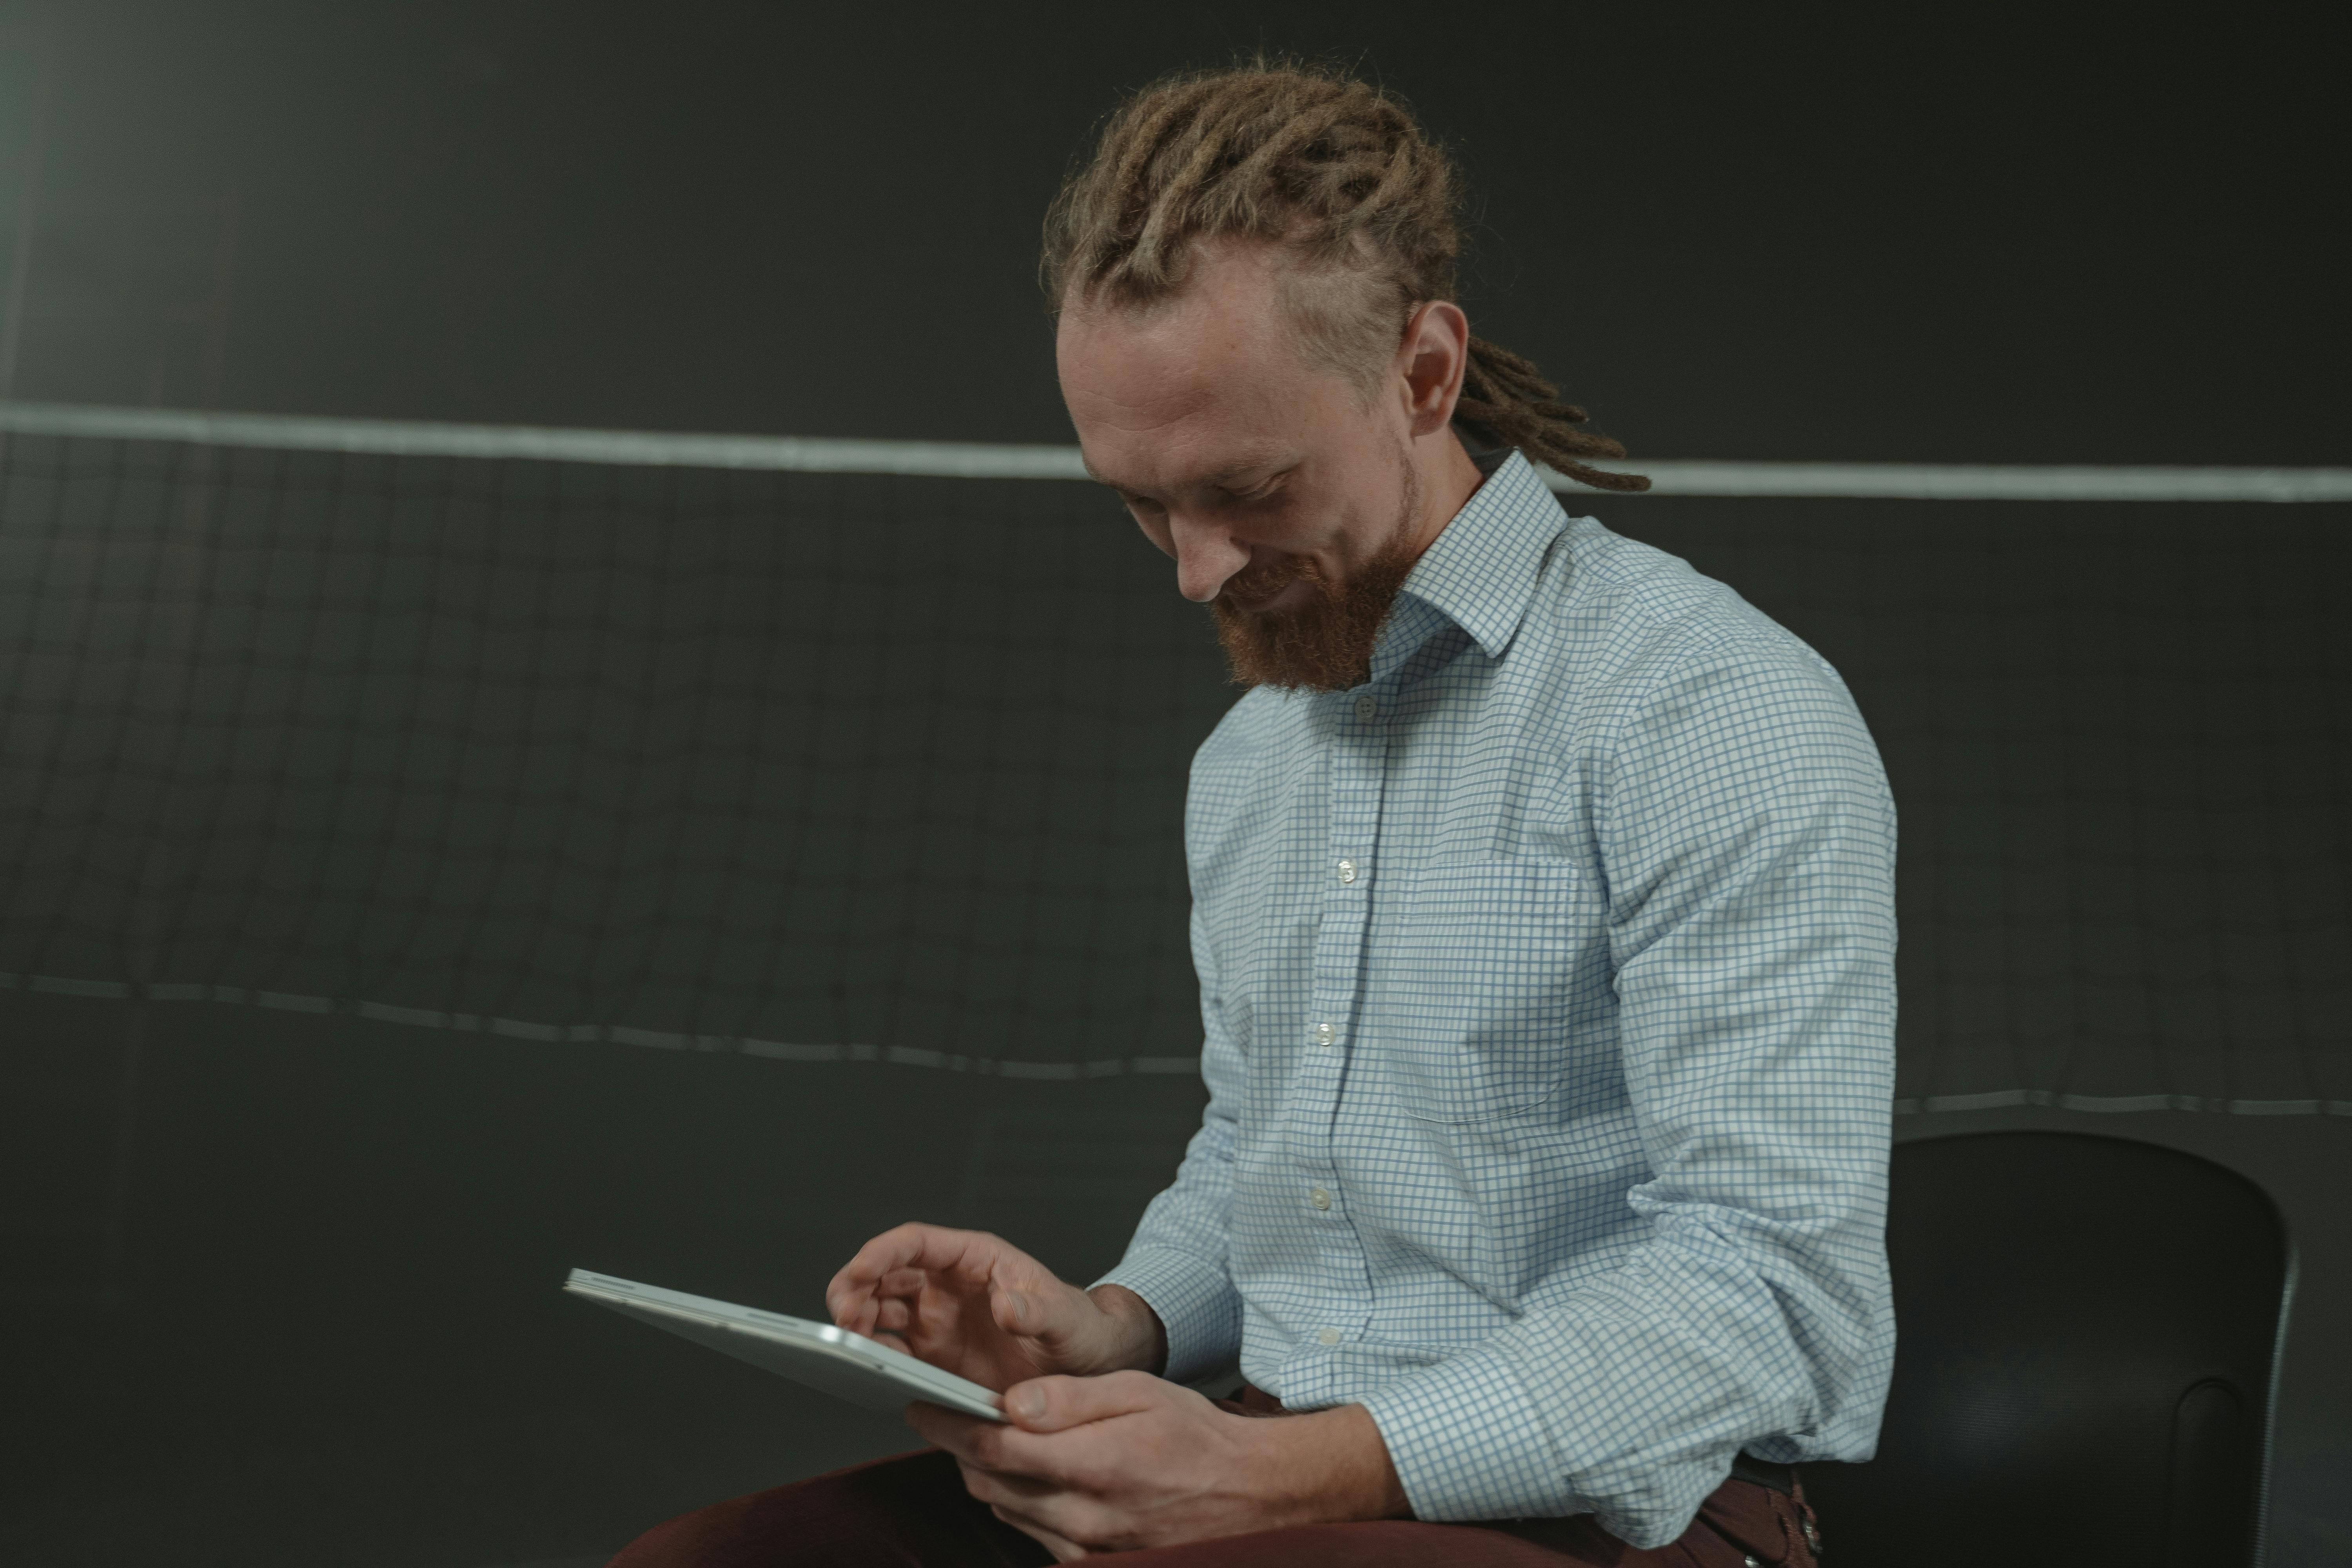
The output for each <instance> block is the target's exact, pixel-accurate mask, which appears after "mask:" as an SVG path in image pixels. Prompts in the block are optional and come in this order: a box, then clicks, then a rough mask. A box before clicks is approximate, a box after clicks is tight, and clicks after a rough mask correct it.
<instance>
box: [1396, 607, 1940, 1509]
mask: <svg viewBox="0 0 2352 1568" xmlns="http://www.w3.org/2000/svg"><path fill="white" fill-rule="evenodd" d="M1623 689H1625V690H1626V691H1627V692H1628V696H1627V697H1626V699H1625V700H1624V701H1623V702H1622V705H1621V706H1620V707H1619V708H1618V709H1617V710H1615V711H1613V712H1611V713H1608V714H1605V715H1601V717H1600V718H1599V719H1598V721H1596V723H1595V725H1594V726H1593V728H1592V729H1591V731H1588V734H1589V739H1588V740H1587V742H1585V743H1586V744H1587V745H1588V746H1589V747H1590V748H1591V755H1590V756H1589V757H1588V759H1587V761H1588V764H1589V769H1590V773H1589V776H1590V777H1591V778H1592V779H1593V780H1595V781H1596V784H1597V787H1596V788H1595V789H1594V791H1593V793H1592V795H1591V803H1590V805H1589V810H1590V811H1591V816H1592V821H1593V830H1594V833H1595V837H1596V839H1597V842H1598V845H1599V849H1600V858H1601V865H1602V868H1603V870H1604V871H1605V874H1606V878H1607V883H1608V888H1607V898H1608V906H1609V917H1608V918H1609V921H1610V942H1611V962H1612V966H1613V970H1614V981H1615V988H1616V992H1617V996H1618V1001H1619V1019H1618V1028H1619V1034H1620V1047H1621V1050H1622V1057H1623V1062H1624V1071H1625V1080H1626V1085H1627V1091H1628V1094H1629V1096H1630V1102H1631V1106H1632V1110H1633V1117H1634V1120H1635V1122H1636V1125H1637V1127H1638V1130H1639V1135H1640V1138H1641V1142H1642V1148H1643V1154H1644V1156H1645V1159H1646V1163H1647V1164H1648V1166H1649V1169H1650V1172H1651V1174H1650V1176H1649V1179H1647V1180H1645V1181H1643V1182H1641V1183H1640V1184H1637V1185H1635V1186H1633V1188H1632V1190H1631V1191H1629V1192H1627V1193H1626V1194H1625V1202H1626V1203H1627V1204H1628V1205H1630V1206H1631V1208H1632V1209H1633V1213H1634V1214H1635V1215H1638V1216H1639V1217H1640V1219H1641V1220H1642V1221H1643V1222H1644V1224H1645V1226H1646V1235H1645V1236H1644V1237H1643V1239H1642V1240H1641V1241H1640V1242H1639V1243H1638V1244H1637V1245H1636V1246H1634V1247H1633V1249H1632V1250H1631V1252H1630V1253H1629V1254H1628V1255H1627V1256H1626V1257H1625V1258H1624V1259H1623V1260H1622V1263H1621V1264H1620V1265H1618V1266H1617V1267H1615V1268H1613V1269H1612V1270H1610V1271H1608V1272H1607V1273H1605V1274H1603V1275H1601V1276H1600V1277H1598V1278H1586V1279H1583V1280H1581V1281H1580V1282H1579V1283H1578V1284H1576V1285H1575V1286H1574V1287H1573V1288H1571V1289H1565V1290H1563V1291H1559V1292H1549V1293H1548V1292H1545V1291H1541V1290H1538V1291H1534V1292H1530V1295H1531V1297H1532V1298H1533V1299H1534V1300H1536V1301H1537V1302H1538V1303H1539V1304H1538V1305H1534V1306H1531V1307H1530V1308H1529V1309H1528V1310H1526V1311H1524V1312H1522V1313H1521V1314H1520V1315H1519V1316H1518V1318H1517V1321H1515V1322H1513V1323H1512V1324H1511V1325H1510V1326H1508V1327H1507V1328H1506V1329H1504V1330H1503V1331H1500V1332H1499V1333H1497V1334H1496V1335H1495V1336H1493V1337H1492V1338H1491V1339H1488V1340H1486V1341H1485V1342H1481V1343H1479V1344H1477V1345H1476V1346H1475V1347H1473V1348H1471V1349H1469V1350H1467V1351H1465V1352H1459V1353H1456V1354H1454V1355H1450V1356H1447V1357H1446V1358H1444V1360H1441V1361H1439V1362H1437V1363H1434V1364H1432V1365H1429V1366H1426V1367H1424V1368H1422V1369H1420V1370H1417V1371H1414V1372H1412V1373H1407V1374H1405V1375H1403V1376H1402V1377H1400V1378H1398V1379H1396V1380H1394V1381H1392V1382H1391V1383H1389V1384H1385V1385H1384V1386H1382V1387H1381V1388H1379V1389H1377V1390H1375V1391H1374V1392H1373V1393H1372V1394H1370V1396H1368V1397H1367V1398H1365V1400H1364V1401H1363V1403H1364V1404H1365V1405H1366V1406H1367V1407H1368V1408H1369V1409H1370V1412H1371V1414H1372V1415H1373V1416H1374V1418H1375V1419H1376V1421H1377V1422H1378V1423H1379V1426H1380V1428H1381V1435H1382V1436H1383V1438H1384V1439H1385V1440H1386V1442H1387V1444H1388V1447H1389V1451H1390V1454H1391V1458H1393V1460H1394V1462H1395V1464H1396V1467H1397V1470H1398V1473H1399V1475H1400V1477H1401V1478H1402V1480H1403V1483H1404V1487H1405V1490H1406V1493H1407V1495H1408V1496H1409V1497H1410V1498H1411V1500H1412V1505H1413V1508H1414V1510H1415V1512H1416V1513H1417V1514H1418V1515H1419V1516H1420V1517H1421V1518H1423V1519H1428V1520H1474V1519H1495V1518H1513V1517H1528V1516H1545V1515H1555V1516H1556V1515H1561V1514H1568V1513H1577V1512H1585V1511H1590V1512H1592V1513H1593V1514H1595V1515H1596V1516H1597V1517H1598V1519H1599V1521H1600V1522H1601V1524H1602V1525H1603V1526H1604V1527H1605V1528H1606V1529H1608V1530H1609V1531H1612V1533H1614V1534H1616V1535H1618V1536H1620V1537H1622V1539H1624V1540H1625V1541H1627V1542H1631V1543H1633V1545H1635V1546H1641V1547H1654V1546H1658V1545H1662V1544H1664V1543H1665V1542H1670V1541H1672V1540H1673V1539H1675V1537H1676V1536H1677V1535H1679V1534H1680V1533H1681V1532H1682V1531H1684V1530H1685V1528H1686V1527H1687V1525H1688V1523H1689V1521H1690V1520H1691V1519H1692V1517H1693V1516H1694V1515H1695V1513H1696V1510H1697V1509H1698V1506H1699V1504H1700V1502H1701V1501H1702V1500H1704V1499H1705V1498H1706V1494H1707V1493H1708V1492H1709V1491H1710V1490H1711V1489H1713V1488H1714V1487H1716V1486H1717V1485H1718V1484H1719V1483H1720V1482H1721V1481H1722V1479H1723V1478H1724V1476H1725V1474H1726V1473H1727V1468H1728V1466H1729V1463H1730V1459H1731V1456H1732V1454H1733V1453H1734V1452H1735V1451H1736V1450H1738V1449H1739V1448H1741V1447H1747V1448H1748V1449H1750V1450H1751V1451H1754V1452H1756V1453H1758V1454H1759V1457H1762V1458H1776V1459H1781V1460H1797V1459H1802V1458H1821V1457H1827V1456H1829V1455H1832V1454H1834V1455H1836V1456H1837V1457H1840V1458H1867V1457H1868V1455H1869V1453H1870V1451H1871V1447H1872V1445H1873V1443H1874V1436H1875V1433H1876V1428H1877V1421H1878V1414H1879V1409H1880V1406H1881V1405H1882V1404H1883V1402H1884V1399H1885V1389H1886V1382H1887V1377H1888V1373H1889V1372H1890V1370H1891V1366H1892V1360H1893V1352H1892V1345H1893V1328H1892V1309H1891V1306H1890V1303H1889V1295H1888V1288H1887V1274H1886V1266H1885V1248H1884V1238H1883V1232H1884V1224H1885V1167H1886V1154H1887V1145H1888V1137H1889V1122H1888V1117H1889V1106H1890V1098H1891V1095H1892V1091H1893V1077H1894V1025H1895V982H1894V957H1895V908H1894V868H1895V817H1894V806H1893V803H1892V801H1891V799H1890V798H1889V796H1888V793H1887V789H1886V785H1885V777H1884V774H1883V773H1882V771H1881V769H1880V766H1879V762H1878V757H1877V752H1876V750H1875V748H1874V746H1873V744H1872V742H1871V739H1870V735H1869V732H1868V731H1867V730H1866V729H1865V727H1864V724H1863V721H1862V718H1861V715H1860V714H1859V713H1858V712H1857V711H1856V710H1855V708H1854V705H1853V700H1852V699H1851V698H1850V697H1849V696H1848V694H1847V692H1846V690H1845V689H1844V686H1843V683H1842V682H1840V681H1839V680H1838V679H1837V678H1836V676H1835V674H1834V673H1833V672H1832V671H1831V670H1830V669H1829V668H1828V667H1827V666H1826V665H1824V664H1822V661H1821V660H1820V659H1819V658H1816V657H1815V656H1814V655H1813V654H1812V653H1811V650H1810V649H1807V648H1805V647H1803V646H1802V645H1801V644H1799V643H1797V642H1796V641H1795V639H1793V638H1790V637H1785V636H1781V635H1778V634H1776V633H1768V632H1764V631H1759V632H1758V633H1757V634H1756V635H1755V636H1754V637H1751V638H1745V639H1742V638H1738V637H1731V638H1726V637H1721V636H1716V637H1712V638H1710V639H1708V640H1707V641H1706V643H1705V644H1704V645H1703V646H1693V645H1692V643H1691V642H1690V641H1688V640H1685V641H1683V642H1680V643H1678V642H1677V641H1676V639H1675V637H1673V636H1671V635H1664V636H1662V637H1661V638H1660V640H1659V642H1658V644H1657V646H1655V647H1654V648H1653V649H1652V650H1651V654H1650V657H1649V661H1648V668H1647V669H1646V670H1645V671H1643V673H1642V678H1641V679H1639V680H1635V681H1630V682H1628V683H1627V685H1626V686H1625V687H1624V688H1623Z"/></svg>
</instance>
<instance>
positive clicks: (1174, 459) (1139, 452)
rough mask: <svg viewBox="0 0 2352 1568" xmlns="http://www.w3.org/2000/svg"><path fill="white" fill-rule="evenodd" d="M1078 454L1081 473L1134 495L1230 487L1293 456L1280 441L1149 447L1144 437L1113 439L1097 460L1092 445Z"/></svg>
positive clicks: (1287, 462)
mask: <svg viewBox="0 0 2352 1568" xmlns="http://www.w3.org/2000/svg"><path fill="white" fill-rule="evenodd" d="M1098 445H1099V443H1098ZM1080 452H1081V455H1082V456H1083V458H1084V459H1085V461H1086V465H1087V473H1089V474H1091V475H1093V476H1094V478H1095V479H1097V481H1098V482H1100V483H1102V484H1106V485H1108V486H1109V487H1110V488H1111V489H1115V490H1119V491H1121V492H1125V493H1135V494H1142V493H1150V492H1155V491H1161V490H1165V491H1171V492H1173V491H1185V490H1201V489H1217V488H1232V487H1234V486H1235V485H1241V484H1247V483H1251V482H1254V481H1255V480H1258V479H1264V478H1265V477H1266V476H1267V475H1268V474H1269V473H1271V472H1273V471H1274V470H1276V469H1278V468H1286V467H1287V466H1289V465H1290V464H1291V463H1293V462H1295V461H1297V453H1296V452H1295V451H1293V450H1292V449H1291V447H1290V446H1289V445H1288V444H1286V443H1282V442H1275V441H1268V440H1265V439H1250V440H1247V441H1244V442H1241V443H1239V444H1211V443H1206V442H1182V443H1180V444H1171V446H1169V447H1163V448H1160V449H1157V450H1155V449H1153V447H1152V443H1151V440H1150V437H1149V436H1148V435H1147V436H1140V437H1137V438H1135V439H1133V440H1130V441H1124V442H1119V443H1118V444H1117V449H1116V450H1109V451H1103V452H1101V453H1100V454H1099V456H1100V460H1099V461H1097V451H1096V450H1095V449H1093V448H1088V447H1081V448H1080Z"/></svg>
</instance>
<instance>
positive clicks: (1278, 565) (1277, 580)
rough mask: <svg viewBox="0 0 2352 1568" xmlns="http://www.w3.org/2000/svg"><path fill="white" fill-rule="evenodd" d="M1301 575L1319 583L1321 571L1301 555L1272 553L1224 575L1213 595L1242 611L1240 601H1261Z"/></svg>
mask: <svg viewBox="0 0 2352 1568" xmlns="http://www.w3.org/2000/svg"><path fill="white" fill-rule="evenodd" d="M1302 577H1305V578H1308V579H1310V580H1312V581H1313V582H1316V583H1318V584H1320V583H1321V582H1322V581H1323V574H1322V573H1321V572H1320V571H1318V570H1317V569H1316V565H1315V563H1314V561H1313V560H1311V559H1310V558H1308V557H1307V556H1304V555H1276V556H1273V557H1270V558H1269V559H1267V560H1265V561H1262V562H1254V563H1251V564H1249V565H1247V566H1244V567H1243V568H1242V569H1241V570H1240V571H1239V572H1236V573H1234V574H1233V575H1232V576H1230V577H1228V578H1226V579H1225V585H1224V586H1223V588H1221V589H1219V590H1218V591H1217V597H1218V599H1219V600H1222V601H1223V604H1224V605H1225V607H1226V608H1228V609H1233V610H1239V611H1241V612H1242V613H1243V614H1244V615H1246V614H1249V613H1250V612H1249V611H1248V610H1247V609H1245V608H1244V604H1243V601H1244V600H1246V601H1248V602H1250V603H1263V602H1264V601H1265V600H1267V599H1270V598H1272V597H1274V595H1276V594H1279V593H1280V592H1282V591H1283V590H1284V589H1285V588H1287V587H1289V586H1290V585H1291V584H1293V583H1296V582H1297V581H1298V580H1299V579H1300V578H1302Z"/></svg>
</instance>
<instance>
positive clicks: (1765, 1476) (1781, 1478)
mask: <svg viewBox="0 0 2352 1568" xmlns="http://www.w3.org/2000/svg"><path fill="white" fill-rule="evenodd" d="M1731 1479H1733V1480H1736V1481H1750V1482H1753V1483H1754V1484H1756V1485H1757V1486H1759V1487H1770V1488H1771V1489H1773V1490H1774V1491H1776V1492H1779V1493H1780V1495H1781V1496H1783V1497H1794V1496H1795V1495H1796V1493H1797V1467H1796V1466H1794V1465H1776V1464H1774V1463H1773V1462H1772V1461H1771V1460H1769V1459H1759V1458H1756V1457H1755V1456H1754V1455H1753V1454H1744V1453H1741V1454H1734V1455H1732V1456H1731Z"/></svg>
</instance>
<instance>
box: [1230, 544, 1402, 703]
mask: <svg viewBox="0 0 2352 1568" xmlns="http://www.w3.org/2000/svg"><path fill="white" fill-rule="evenodd" d="M1408 537H1409V536H1408V534H1407V533H1406V531H1403V530H1400V531H1398V532H1397V533H1396V534H1395V535H1394V536H1393V537H1391V539H1390V541H1389V542H1388V543H1387V544H1385V545H1382V546H1381V550H1380V552H1379V553H1377V554H1375V555H1373V556H1372V557H1371V558H1370V560H1368V561H1366V562H1365V563H1363V564H1362V565H1361V566H1360V567H1358V568H1357V569H1356V570H1355V571H1354V572H1353V573H1351V574H1349V577H1348V579H1347V581H1346V582H1344V583H1339V584H1334V583H1333V582H1332V581H1331V580H1330V579H1329V578H1328V577H1326V576H1325V575H1324V574H1323V573H1322V571H1321V570H1320V569H1319V568H1318V567H1317V566H1316V564H1315V563H1314V562H1313V561H1312V560H1310V559H1308V558H1307V557H1306V556H1304V555H1277V556H1276V557H1274V558H1273V559H1272V560H1270V561H1265V562H1263V563H1258V564H1256V565H1254V566H1251V567H1248V568H1246V569H1245V570H1244V571H1243V572H1241V573H1239V574H1236V575H1235V576H1234V578H1233V580H1232V581H1230V582H1228V583H1227V584H1225V586H1224V590H1223V592H1222V593H1220V594H1219V595H1217V596H1216V598H1214V599H1213V600H1212V601H1211V602H1210V605H1209V607H1210V609H1212V610H1213V611H1214V612H1215V613H1216V616H1217V641H1218V642H1219V643H1220V644H1222V645H1223V647H1224V650H1225V661H1226V662H1227V663H1228V664H1230V665H1231V666H1232V667H1233V672H1234V682H1235V684H1237V685H1241V686H1275V687H1283V688H1297V687H1304V688H1306V689H1308V690H1310V691H1345V690H1346V689H1348V688H1349V687H1351V686H1360V685H1362V684H1363V682H1364V680H1365V679H1367V678H1368V677H1369V676H1370V673H1371V665H1372V644H1373V642H1374V640H1375V639H1377V638H1378V637H1380V635H1381V625H1382V624H1383V623H1384V622H1386V621H1387V619H1388V616H1389V607H1390V606H1391V605H1393V604H1394V603H1395V602H1396V596H1397V590H1398V589H1400V588H1402V587H1403V586H1404V580H1405V577H1406V576H1407V575H1408V574H1410V573H1411V572H1412V563H1413V558H1414V555H1415V553H1416V552H1414V551H1413V550H1412V548H1411V547H1410V545H1409V544H1408V542H1407V540H1408ZM1299 582H1303V583H1305V584H1307V586H1308V588H1309V589H1310V590H1311V591H1312V593H1313V595H1314V596H1313V597H1312V598H1310V599H1308V600H1307V603H1306V604H1304V605H1300V606H1299V607H1298V608H1297V609H1294V610H1285V611H1282V612H1280V613H1278V614H1277V613H1263V614H1261V613H1257V612H1253V611H1250V610H1244V609H1243V608H1242V607H1241V606H1240V605H1237V604H1235V603H1234V599H1235V597H1236V596H1238V597H1240V598H1244V599H1250V600H1258V601H1263V600H1265V599H1266V598H1269V597H1271V596H1272V595H1275V594H1277V593H1279V592H1281V591H1282V590H1283V589H1285V588H1286V587H1288V586H1289V585H1290V584H1293V583H1299Z"/></svg>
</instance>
